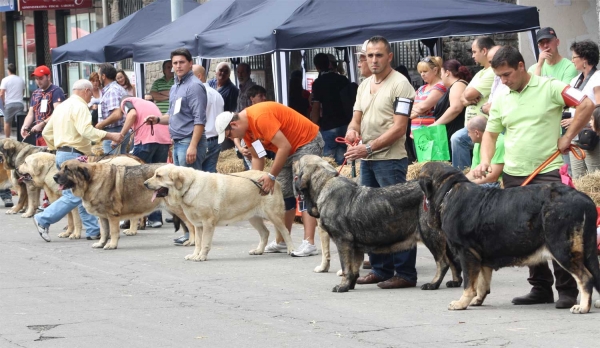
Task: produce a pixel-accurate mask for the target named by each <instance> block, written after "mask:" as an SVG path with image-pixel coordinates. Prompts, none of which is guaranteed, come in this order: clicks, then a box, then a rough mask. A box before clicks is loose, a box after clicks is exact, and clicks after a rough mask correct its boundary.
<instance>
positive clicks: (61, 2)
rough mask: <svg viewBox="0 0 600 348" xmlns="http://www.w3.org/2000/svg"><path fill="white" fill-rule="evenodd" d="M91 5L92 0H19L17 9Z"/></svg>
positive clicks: (71, 7) (70, 7)
mask: <svg viewBox="0 0 600 348" xmlns="http://www.w3.org/2000/svg"><path fill="white" fill-rule="evenodd" d="M0 1H2V0H0ZM93 5H94V0H19V11H23V10H36V11H38V10H62V9H73V8H89V7H92V6H93Z"/></svg>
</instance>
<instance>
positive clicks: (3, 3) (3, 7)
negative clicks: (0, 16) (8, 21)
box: [0, 0, 17, 12]
mask: <svg viewBox="0 0 600 348" xmlns="http://www.w3.org/2000/svg"><path fill="white" fill-rule="evenodd" d="M16 10H17V0H0V12H9V11H16Z"/></svg>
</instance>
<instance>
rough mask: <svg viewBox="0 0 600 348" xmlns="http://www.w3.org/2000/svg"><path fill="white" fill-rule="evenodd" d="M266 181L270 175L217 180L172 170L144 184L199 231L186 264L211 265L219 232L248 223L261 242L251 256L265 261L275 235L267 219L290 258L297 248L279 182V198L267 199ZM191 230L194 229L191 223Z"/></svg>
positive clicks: (276, 194)
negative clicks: (263, 180)
mask: <svg viewBox="0 0 600 348" xmlns="http://www.w3.org/2000/svg"><path fill="white" fill-rule="evenodd" d="M263 175H264V172H261V171H256V170H249V171H245V172H241V173H232V174H214V173H206V172H202V171H199V170H195V169H193V168H185V167H176V166H174V165H172V164H168V165H165V166H163V167H160V168H158V169H156V173H155V174H154V176H153V177H152V178H150V179H148V180H146V182H145V183H144V184H145V186H146V187H147V188H148V189H150V190H152V191H148V192H150V193H151V194H152V192H153V195H154V197H165V199H166V202H167V204H168V205H169V206H178V207H181V208H182V209H183V213H184V214H185V216H186V218H187V219H188V220H189V221H190V222H191V223H192V225H193V226H194V227H195V230H196V232H195V233H196V237H195V241H196V246H195V248H194V253H193V254H190V255H187V256H186V257H185V259H186V260H191V261H206V258H207V256H208V252H209V251H210V249H211V246H212V239H213V235H214V231H215V226H218V225H221V226H222V225H227V224H232V223H234V222H238V221H242V220H248V221H249V222H250V224H251V225H252V227H254V228H255V229H256V230H257V231H258V234H259V236H260V242H259V243H258V247H257V248H256V249H253V250H251V251H250V255H262V253H263V252H264V250H265V246H266V245H267V241H268V239H269V229H267V227H266V226H265V223H264V221H263V219H267V220H269V221H271V222H272V223H273V225H275V229H276V231H277V233H280V234H281V236H282V237H283V239H284V240H285V242H286V244H287V249H288V254H289V253H291V252H292V251H293V249H294V247H293V244H292V238H291V236H290V234H289V232H288V230H287V228H286V227H285V222H284V210H285V207H284V203H283V195H282V193H281V186H280V185H279V183H277V182H276V183H275V187H274V192H273V194H271V195H265V196H262V195H261V194H260V192H261V190H262V189H261V188H260V186H259V184H258V183H257V181H256V180H258V179H259V178H260V177H261V176H263ZM186 225H187V226H190V225H189V224H187V222H186ZM191 236H192V234H190V237H191Z"/></svg>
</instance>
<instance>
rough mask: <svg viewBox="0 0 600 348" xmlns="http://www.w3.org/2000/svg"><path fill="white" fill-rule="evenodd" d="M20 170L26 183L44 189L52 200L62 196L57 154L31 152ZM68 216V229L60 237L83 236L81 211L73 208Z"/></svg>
mask: <svg viewBox="0 0 600 348" xmlns="http://www.w3.org/2000/svg"><path fill="white" fill-rule="evenodd" d="M18 172H19V176H20V179H21V180H22V181H24V182H25V183H27V184H31V185H32V186H34V187H37V188H39V189H44V192H46V195H48V199H49V200H50V202H54V201H56V200H57V199H58V198H59V197H60V196H62V190H59V189H58V184H57V183H56V181H54V175H56V173H58V168H56V155H54V154H52V153H48V152H38V153H34V154H31V155H29V156H27V158H25V161H24V162H23V163H22V164H21V165H20V166H19V168H18ZM67 218H68V227H67V230H66V231H64V232H62V233H60V234H59V235H58V237H59V238H70V239H79V238H81V229H82V224H81V217H80V216H79V211H78V210H77V209H73V210H71V212H70V213H69V214H68V215H67Z"/></svg>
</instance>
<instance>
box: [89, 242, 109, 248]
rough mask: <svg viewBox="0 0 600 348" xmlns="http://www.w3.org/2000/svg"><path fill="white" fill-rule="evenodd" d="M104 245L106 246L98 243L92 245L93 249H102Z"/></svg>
mask: <svg viewBox="0 0 600 348" xmlns="http://www.w3.org/2000/svg"><path fill="white" fill-rule="evenodd" d="M104 244H106V242H105V243H102V242H97V243H94V244H92V248H95V249H100V248H103V247H104Z"/></svg>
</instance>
